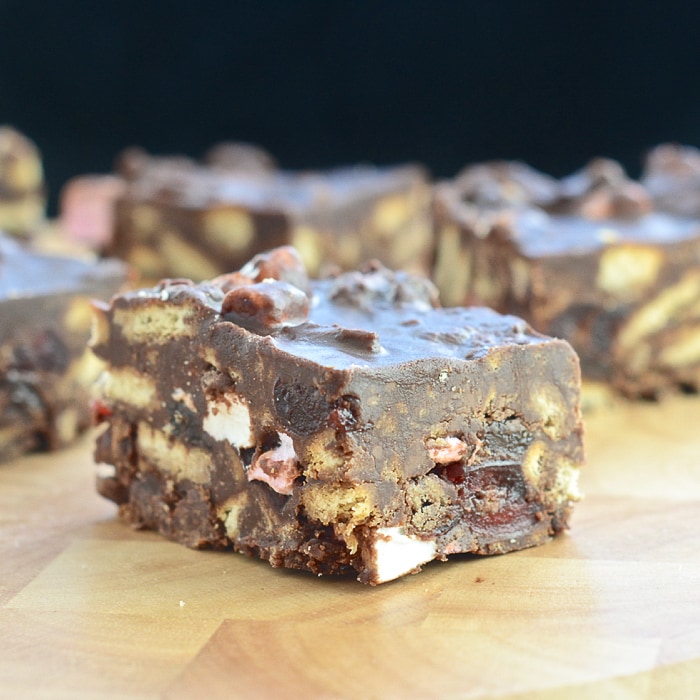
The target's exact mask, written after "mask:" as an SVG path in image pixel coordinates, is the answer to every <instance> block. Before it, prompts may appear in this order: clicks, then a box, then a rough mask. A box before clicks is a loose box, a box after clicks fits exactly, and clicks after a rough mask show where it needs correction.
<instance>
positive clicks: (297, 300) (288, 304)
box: [221, 279, 309, 332]
mask: <svg viewBox="0 0 700 700" xmlns="http://www.w3.org/2000/svg"><path fill="white" fill-rule="evenodd" d="M221 314H222V316H223V317H224V318H225V319H226V320H227V321H233V322H235V323H238V324H239V325H241V326H243V327H244V328H248V329H249V330H253V331H258V332H260V331H273V330H275V329H277V328H281V327H283V326H298V325H299V324H300V323H304V321H306V319H307V318H308V317H309V298H308V297H307V296H306V294H304V292H302V291H301V289H299V288H298V287H295V286H294V285H292V284H290V283H289V282H278V281H276V280H271V279H268V280H266V281H264V282H260V283H259V284H249V285H246V286H242V287H235V288H234V289H231V290H230V291H229V292H227V294H226V296H225V297H224V299H223V301H222V303H221Z"/></svg>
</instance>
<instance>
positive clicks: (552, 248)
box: [434, 159, 700, 398]
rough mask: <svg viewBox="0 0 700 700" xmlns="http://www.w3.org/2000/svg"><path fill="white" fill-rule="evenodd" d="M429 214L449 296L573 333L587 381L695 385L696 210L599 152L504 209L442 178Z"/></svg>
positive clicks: (627, 389) (648, 391)
mask: <svg viewBox="0 0 700 700" xmlns="http://www.w3.org/2000/svg"><path fill="white" fill-rule="evenodd" d="M434 216H435V230H436V240H437V243H436V245H437V262H436V268H435V280H436V283H437V285H438V287H439V288H440V291H441V298H442V300H443V303H445V304H447V305H457V304H464V303H481V304H487V305H489V306H491V307H493V308H495V309H497V310H499V311H501V312H505V313H514V314H516V315H518V316H521V317H523V318H525V319H526V320H527V321H528V322H529V323H531V324H532V326H533V327H534V328H536V329H537V330H539V331H541V332H542V333H546V334H548V335H553V336H556V337H561V338H565V339H567V340H569V341H570V342H571V343H572V345H573V346H574V348H575V349H576V351H577V352H578V354H579V356H580V359H581V367H582V372H583V376H584V385H585V386H586V388H587V389H589V390H591V391H593V390H594V389H598V390H602V391H603V392H605V393H607V395H608V396H614V395H620V394H621V395H625V396H628V397H647V398H653V397H657V396H660V395H661V394H663V393H664V392H666V391H669V390H672V389H677V388H683V389H690V390H693V391H696V390H697V389H698V387H699V386H700V351H698V348H700V325H699V324H698V321H697V313H696V310H697V308H698V307H699V306H700V222H699V221H696V220H691V219H688V218H682V217H677V216H674V215H671V214H667V213H665V212H660V211H658V210H657V209H656V208H655V207H654V202H653V198H652V197H651V196H650V194H649V192H648V191H647V190H646V189H645V188H644V187H643V186H642V184H641V183H639V182H637V181H634V180H631V179H630V178H628V177H627V175H626V174H625V173H624V171H623V170H622V168H621V167H620V166H619V164H617V163H615V162H613V161H610V160H605V159H598V160H595V161H592V162H591V163H590V164H589V165H588V166H587V167H586V168H584V169H583V170H582V171H580V172H578V173H575V174H574V175H572V176H570V177H568V178H564V179H563V180H561V181H560V182H559V183H558V185H557V189H556V192H555V194H554V196H551V197H550V198H549V199H548V201H546V202H544V203H540V204H539V205H535V204H534V203H532V202H531V203H529V204H527V205H526V206H521V207H513V206H511V207H502V208H501V209H499V211H498V214H497V216H494V215H493V213H492V212H491V211H489V210H486V209H485V208H483V207H475V206H474V205H473V203H472V201H471V199H470V195H469V193H467V198H466V201H465V199H464V196H463V193H462V192H461V190H460V187H459V184H458V182H456V181H455V182H448V183H441V184H440V185H439V186H438V187H437V191H436V196H435V205H434Z"/></svg>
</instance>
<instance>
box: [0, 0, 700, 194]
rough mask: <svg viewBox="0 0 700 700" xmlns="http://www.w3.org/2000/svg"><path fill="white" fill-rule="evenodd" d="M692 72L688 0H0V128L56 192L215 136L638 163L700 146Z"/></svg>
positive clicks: (357, 149) (698, 91)
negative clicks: (673, 147)
mask: <svg viewBox="0 0 700 700" xmlns="http://www.w3.org/2000/svg"><path fill="white" fill-rule="evenodd" d="M699 69H700V6H699V5H697V4H696V3H694V2H674V1H671V2H668V1H667V2H659V1H657V2H651V1H650V2H644V1H640V2H632V1H621V2H615V0H608V1H607V2H598V1H593V2H567V1H566V0H556V1H555V0H552V1H544V0H543V1H538V0H513V1H505V0H502V1H499V0H480V1H476V0H474V1H464V2H456V1H455V2H447V1H441V0H433V1H430V2H428V1H426V2H410V1H404V2H398V1H396V2H389V1H383V0H377V1H376V2H332V1H331V0H325V1H321V0H307V1H300V2H293V1H292V0H288V1H287V0H277V1H274V2H273V1H269V2H268V1H262V0H261V1H260V2H231V1H227V2H224V1H222V0H221V1H220V0H211V1H209V2H188V3H179V2H176V1H174V0H171V1H169V2H166V1H164V0H152V1H149V0H141V1H140V2H135V1H134V0H121V1H119V2H117V1H115V0H66V1H60V0H57V1H55V2H53V1H52V0H43V2H38V1H36V0H0V123H9V124H13V125H14V126H16V127H17V128H19V129H20V130H22V131H23V132H24V133H26V134H27V135H29V136H30V137H31V138H33V139H34V140H35V141H36V143H37V144H38V145H39V147H40V148H41V150H42V152H43V155H44V163H45V168H46V172H47V177H48V180H49V186H50V190H51V194H52V201H54V202H55V196H56V193H57V191H58V188H59V187H60V186H61V184H62V183H63V182H64V181H65V180H66V179H67V178H69V177H71V176H73V175H76V174H80V173H85V172H103V171H108V170H110V169H111V167H112V163H113V161H114V158H115V156H116V155H117V153H118V152H119V151H120V150H121V149H122V148H124V147H125V146H128V145H135V144H138V145H141V146H143V147H145V148H147V149H148V150H150V151H152V152H156V153H172V152H179V153H185V154H188V155H192V156H198V155H201V154H202V153H203V152H204V151H205V150H206V149H207V147H209V146H210V145H211V144H213V143H214V142H217V141H221V140H226V139H237V140H244V141H251V142H255V143H258V144H260V145H262V146H264V147H266V148H267V149H268V150H269V151H271V152H272V153H273V154H274V155H275V157H276V158H277V160H278V161H279V162H280V164H281V165H282V166H284V167H288V168H312V167H326V166H331V165H336V164H341V163H351V162H357V161H371V162H375V163H380V164H382V163H392V162H398V161H406V160H414V161H420V162H423V163H424V164H426V165H427V166H428V168H429V169H430V170H431V171H432V173H433V174H434V175H435V176H436V177H443V176H450V175H453V174H454V173H455V172H456V171H457V170H459V169H460V168H461V167H462V166H463V165H464V164H466V163H467V162H471V161H476V160H485V159H490V158H517V159H521V160H525V161H527V162H529V163H530V164H532V165H534V166H536V167H538V168H540V169H542V170H545V171H546V172H549V173H551V174H554V175H564V174H566V173H568V172H571V171H573V170H575V169H577V168H579V167H581V166H582V165H583V164H584V163H585V161H587V160H588V159H589V158H591V157H593V156H596V155H606V156H609V157H613V158H617V159H619V160H621V161H622V163H623V164H624V165H625V166H626V167H627V168H628V170H629V171H630V172H631V173H632V174H633V175H634V174H638V171H639V167H640V163H641V158H642V155H643V153H644V151H645V150H647V149H648V148H649V147H650V146H652V145H654V144H656V143H659V142H661V141H668V140H670V141H678V142H681V143H688V144H695V145H700V79H699V75H698V71H699Z"/></svg>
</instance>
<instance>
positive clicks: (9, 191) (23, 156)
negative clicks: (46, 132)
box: [0, 126, 46, 237]
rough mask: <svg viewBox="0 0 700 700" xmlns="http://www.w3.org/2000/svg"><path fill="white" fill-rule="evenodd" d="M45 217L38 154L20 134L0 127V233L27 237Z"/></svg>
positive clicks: (30, 142)
mask: <svg viewBox="0 0 700 700" xmlns="http://www.w3.org/2000/svg"><path fill="white" fill-rule="evenodd" d="M45 214H46V186H45V183H44V169H43V165H42V162H41V154H40V153H39V149H38V148H37V147H36V145H35V144H34V143H33V142H32V141H31V140H30V139H28V138H27V137H26V136H25V135H24V134H22V133H20V132H19V131H17V130H16V129H14V128H12V127H10V126H0V231H4V232H5V233H8V234H11V235H13V236H19V237H27V236H29V235H30V234H31V233H32V232H33V231H34V229H35V228H36V227H37V226H38V225H39V224H40V223H41V222H42V221H43V219H44V217H45Z"/></svg>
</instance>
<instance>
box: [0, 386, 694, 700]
mask: <svg viewBox="0 0 700 700" xmlns="http://www.w3.org/2000/svg"><path fill="white" fill-rule="evenodd" d="M698 426H700V398H693V397H678V398H675V399H672V400H670V401H667V402H666V403H664V404H662V405H655V404H638V405H625V406H620V407H617V408H614V409H606V410H605V411H600V412H598V413H597V414H594V415H592V416H589V418H588V420H587V445H588V466H587V468H586V470H585V472H584V473H583V475H582V487H583V490H584V491H585V493H586V498H585V500H584V501H582V502H581V503H580V504H579V505H578V507H577V509H576V512H575V515H574V521H573V527H572V530H571V532H570V533H569V534H568V535H566V536H563V537H560V538H558V539H556V540H555V541H553V542H551V543H550V544H547V545H545V546H542V547H539V548H536V549H531V550H527V551H523V552H517V553H512V554H508V555H505V556H501V557H492V558H473V557H456V558H454V559H453V560H451V561H450V562H448V563H433V564H430V565H429V566H427V567H425V569H424V571H423V572H422V573H421V574H419V575H417V576H408V577H405V578H403V579H400V580H398V581H396V582H393V583H390V584H385V585H383V586H379V587H376V588H368V587H364V586H362V585H361V584H359V583H356V582H353V581H346V580H334V579H331V578H315V577H313V576H310V575H305V574H299V573H294V572H286V571H280V570H275V569H272V568H270V567H269V566H268V565H267V564H266V563H263V562H259V561H253V560H250V559H247V558H245V557H243V556H240V555H234V554H225V553H212V552H194V551H190V550H188V549H186V548H184V547H182V546H179V545H176V544H173V543H169V542H167V541H164V540H162V539H161V538H159V537H158V536H156V535H154V534H153V533H148V532H134V531H132V530H130V529H129V528H127V527H125V526H123V525H121V524H119V523H118V522H117V521H115V519H114V512H115V510H114V507H113V505H112V504H110V503H108V502H106V501H104V500H102V499H101V498H100V497H99V496H97V495H96V494H95V492H94V488H93V471H94V468H93V465H92V459H91V443H90V439H85V440H84V441H83V442H82V443H81V444H79V445H78V446H76V447H74V448H71V449H69V450H66V451H64V452H62V453H60V454H55V455H41V456H31V457H26V458H24V459H22V460H18V461H16V462H14V463H11V464H6V465H3V466H2V467H0V697H3V698H5V697H7V698H52V699H54V698H83V699H85V698H101V699H102V698H122V697H128V698H144V699H145V698H156V697H165V698H170V699H172V700H175V699H179V698H195V697H196V698H199V697H202V698H203V697H207V698H234V697H235V698H257V697H260V698H269V697H283V698H427V697H439V698H494V697H498V698H518V699H520V700H523V699H524V698H529V699H534V698H561V697H565V698H603V697H604V698H613V699H623V698H625V699H626V698H650V699H651V698H669V697H677V698H684V699H685V698H693V697H700V536H699V533H700V435H698Z"/></svg>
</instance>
